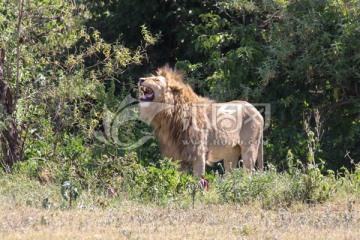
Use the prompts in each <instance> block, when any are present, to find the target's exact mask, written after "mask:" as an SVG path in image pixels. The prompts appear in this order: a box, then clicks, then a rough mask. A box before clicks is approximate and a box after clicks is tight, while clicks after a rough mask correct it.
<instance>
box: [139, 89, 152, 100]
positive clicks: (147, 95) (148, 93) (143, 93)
mask: <svg viewBox="0 0 360 240" xmlns="http://www.w3.org/2000/svg"><path fill="white" fill-rule="evenodd" d="M139 90H140V96H139V98H140V101H152V100H154V91H153V90H152V89H151V88H149V87H145V86H140V87H139Z"/></svg>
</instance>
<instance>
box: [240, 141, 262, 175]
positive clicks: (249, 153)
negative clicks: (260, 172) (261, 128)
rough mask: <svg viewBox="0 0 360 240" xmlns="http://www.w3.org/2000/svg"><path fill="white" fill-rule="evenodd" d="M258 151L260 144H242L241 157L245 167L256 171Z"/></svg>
mask: <svg viewBox="0 0 360 240" xmlns="http://www.w3.org/2000/svg"><path fill="white" fill-rule="evenodd" d="M257 153H258V146H256V145H254V144H248V145H242V146H241V158H242V160H243V166H244V168H245V169H247V170H250V171H251V172H254V171H255V161H256V157H257Z"/></svg>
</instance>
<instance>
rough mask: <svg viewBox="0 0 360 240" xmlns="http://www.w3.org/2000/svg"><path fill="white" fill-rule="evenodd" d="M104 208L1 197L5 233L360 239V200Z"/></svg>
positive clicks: (0, 224)
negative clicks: (268, 206) (52, 206)
mask: <svg viewBox="0 0 360 240" xmlns="http://www.w3.org/2000/svg"><path fill="white" fill-rule="evenodd" d="M116 205H117V206H110V207H107V208H105V209H101V208H100V207H86V208H85V209H80V208H75V209H71V210H60V209H57V210H45V209H42V208H39V207H29V206H25V205H23V206H20V205H16V204H10V203H5V204H4V203H2V204H1V206H0V239H62V240H63V239H326V240H329V239H358V237H359V236H360V213H359V212H360V205H359V204H356V203H355V204H354V203H351V204H350V205H349V203H348V202H347V203H344V204H339V203H327V204H324V205H316V206H312V207H310V206H308V205H296V206H293V207H291V208H290V209H278V210H276V211H270V210H263V209H262V208H261V207H259V206H256V205H252V206H236V205H229V204H226V205H219V204H218V205H201V204H200V203H198V204H197V205H196V206H195V209H192V208H185V209H184V208H179V207H174V206H172V207H160V206H149V205H146V206H145V205H141V204H136V203H134V202H129V201H122V202H121V203H118V204H116Z"/></svg>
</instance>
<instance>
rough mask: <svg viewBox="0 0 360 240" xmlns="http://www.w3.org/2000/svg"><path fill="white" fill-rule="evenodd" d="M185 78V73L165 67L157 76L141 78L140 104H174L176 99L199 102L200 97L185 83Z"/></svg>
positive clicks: (139, 84)
mask: <svg viewBox="0 0 360 240" xmlns="http://www.w3.org/2000/svg"><path fill="white" fill-rule="evenodd" d="M183 77H184V74H183V72H181V71H177V70H173V69H171V68H170V67H168V66H164V67H162V68H159V69H158V70H157V71H156V75H151V76H149V77H144V78H140V80H139V82H138V87H139V100H140V102H158V103H160V102H161V103H169V104H174V103H175V101H176V99H181V100H182V101H184V100H185V101H192V102H193V101H199V99H200V98H199V96H197V95H196V94H195V93H194V91H193V90H192V88H191V87H190V86H189V85H188V84H185V83H184V82H183Z"/></svg>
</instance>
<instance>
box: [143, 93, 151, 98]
mask: <svg viewBox="0 0 360 240" xmlns="http://www.w3.org/2000/svg"><path fill="white" fill-rule="evenodd" d="M152 96H153V94H152V93H145V95H144V98H145V100H149V99H151V98H152Z"/></svg>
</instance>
